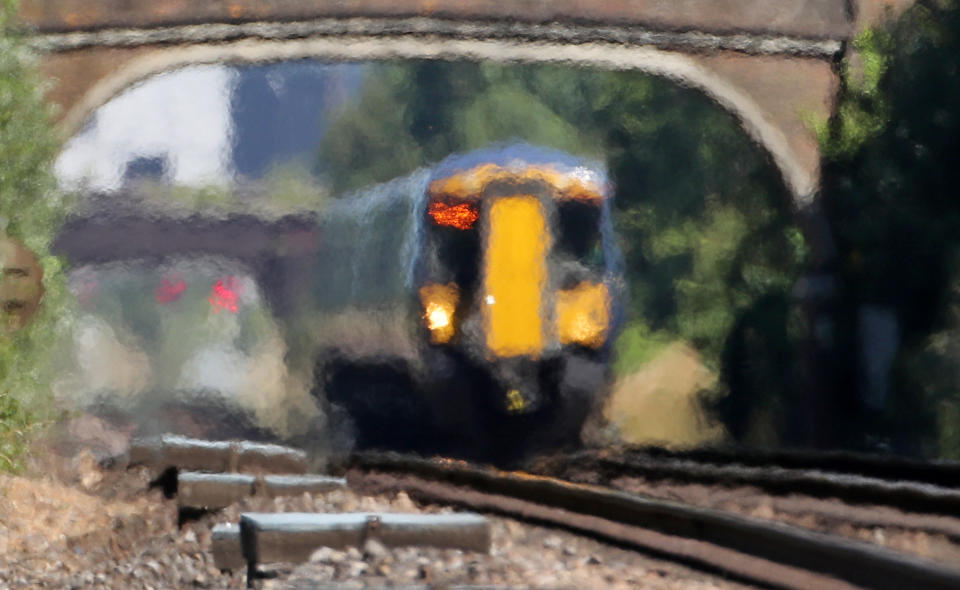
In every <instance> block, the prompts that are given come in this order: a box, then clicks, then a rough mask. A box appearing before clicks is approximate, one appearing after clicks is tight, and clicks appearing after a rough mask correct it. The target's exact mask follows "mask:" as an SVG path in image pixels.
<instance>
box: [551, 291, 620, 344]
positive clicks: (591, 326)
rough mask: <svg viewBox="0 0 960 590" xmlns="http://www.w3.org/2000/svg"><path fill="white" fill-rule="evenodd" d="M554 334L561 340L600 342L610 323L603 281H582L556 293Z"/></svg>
mask: <svg viewBox="0 0 960 590" xmlns="http://www.w3.org/2000/svg"><path fill="white" fill-rule="evenodd" d="M556 318H557V337H558V338H559V339H560V343H561V344H582V345H584V346H590V347H593V348H599V347H600V346H602V345H603V343H604V341H605V340H606V337H607V329H608V328H609V326H610V294H609V291H608V290H607V286H606V285H604V284H603V283H593V282H590V281H584V282H582V283H580V284H579V285H577V286H576V287H574V288H573V289H568V290H566V291H560V292H559V293H557V309H556Z"/></svg>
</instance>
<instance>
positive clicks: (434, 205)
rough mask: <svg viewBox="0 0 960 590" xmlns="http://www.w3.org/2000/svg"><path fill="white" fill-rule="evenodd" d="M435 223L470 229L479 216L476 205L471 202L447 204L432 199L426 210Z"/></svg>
mask: <svg viewBox="0 0 960 590" xmlns="http://www.w3.org/2000/svg"><path fill="white" fill-rule="evenodd" d="M427 213H429V214H430V217H432V218H433V221H434V223H436V224H437V225H449V226H450V227H455V228H457V229H470V228H471V227H473V224H474V223H476V221H477V219H478V218H479V217H480V213H479V212H478V211H477V206H476V205H473V204H471V203H458V204H456V205H448V204H446V203H443V202H440V201H433V202H431V203H430V207H429V209H428V210H427Z"/></svg>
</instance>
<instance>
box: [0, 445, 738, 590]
mask: <svg viewBox="0 0 960 590" xmlns="http://www.w3.org/2000/svg"><path fill="white" fill-rule="evenodd" d="M59 471H61V472H60V473H47V474H46V476H44V477H36V476H35V477H29V478H27V477H12V476H0V588H11V589H28V588H29V589H33V588H65V589H67V588H69V589H78V590H79V589H98V590H100V589H102V590H108V589H109V590H112V589H117V590H119V589H128V588H129V589H142V590H147V589H153V590H165V589H169V588H209V589H221V588H245V587H246V572H245V571H242V570H240V571H232V572H221V571H219V570H218V569H217V568H216V567H215V566H214V563H213V558H212V555H211V552H210V548H211V528H212V527H213V525H214V524H216V523H220V522H238V521H239V517H240V514H241V513H242V512H247V511H258V512H262V511H276V512H301V511H318V512H353V511H384V512H387V511H392V512H424V513H436V512H449V511H450V509H447V508H438V507H435V506H420V505H417V504H416V503H414V502H413V501H412V500H411V499H410V498H409V497H407V496H406V494H404V493H402V492H401V493H399V494H396V495H394V496H389V497H388V496H375V497H368V496H358V495H357V494H355V493H354V492H352V491H351V490H349V489H345V490H335V491H331V492H328V493H323V494H303V495H301V496H296V497H289V498H276V499H266V498H260V499H257V498H249V499H246V500H244V501H242V502H239V503H237V504H234V505H231V506H230V507H228V508H226V509H224V510H221V511H218V512H214V513H208V514H204V515H200V516H199V518H197V519H196V520H192V521H188V522H185V523H182V524H181V525H178V512H177V506H176V501H175V500H172V499H167V498H164V496H163V494H162V492H161V491H160V490H159V489H153V490H148V486H149V482H150V474H149V473H148V472H147V471H146V470H145V469H142V468H135V469H130V470H127V471H110V470H106V471H104V470H101V469H100V468H99V467H97V465H96V462H95V461H92V460H91V459H90V457H89V456H87V457H84V456H83V455H80V456H78V457H75V458H74V459H73V460H72V461H71V462H69V465H68V468H66V469H61V470H59ZM491 521H492V548H491V551H490V553H489V554H485V553H474V552H465V551H458V550H439V549H430V548H414V547H406V548H393V549H391V548H387V547H384V546H383V545H380V544H379V543H377V542H376V541H371V542H369V543H367V545H366V546H364V547H357V548H349V549H347V550H344V551H341V550H334V549H329V548H320V549H318V550H316V551H315V552H314V553H313V555H312V556H311V559H310V561H309V562H308V563H303V564H264V566H263V568H262V569H263V571H264V572H265V573H266V574H267V575H268V576H271V577H269V578H268V579H263V580H261V581H259V582H258V585H259V586H260V587H261V588H263V589H264V590H267V589H273V590H307V589H311V590H313V589H321V588H322V589H328V588H344V589H347V588H388V587H400V588H403V587H427V588H445V587H448V586H450V585H473V586H486V587H502V588H538V589H540V588H542V589H577V590H579V589H598V590H599V589H611V590H621V589H622V590H625V589H628V588H653V589H661V588H663V589H666V588H684V589H686V588H693V589H714V588H724V589H726V588H744V586H742V585H740V584H736V583H732V582H730V581H727V580H724V579H723V578H721V577H718V576H714V575H710V574H707V573H703V572H700V571H697V570H693V569H689V568H687V567H684V566H682V565H678V564H675V563H672V562H669V561H663V560H658V559H654V558H652V557H648V556H646V555H643V554H640V553H636V552H633V551H628V550H625V549H620V548H617V547H613V546H610V545H606V544H603V543H599V542H596V541H593V540H590V539H585V538H583V537H579V536H576V535H573V534H570V533H567V532H563V531H556V530H551V529H547V528H543V527H538V526H533V525H530V524H527V523H522V522H518V521H515V520H511V519H506V518H499V517H491Z"/></svg>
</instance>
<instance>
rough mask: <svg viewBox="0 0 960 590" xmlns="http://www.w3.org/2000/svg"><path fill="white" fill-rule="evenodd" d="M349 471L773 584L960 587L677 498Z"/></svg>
mask: <svg viewBox="0 0 960 590" xmlns="http://www.w3.org/2000/svg"><path fill="white" fill-rule="evenodd" d="M347 467H348V468H349V472H348V481H350V484H351V486H357V487H360V488H363V487H368V488H373V489H388V488H390V487H391V486H396V487H398V488H401V489H405V490H406V491H407V492H408V493H411V494H413V495H415V496H418V497H421V498H424V499H427V500H433V501H443V502H449V503H454V504H460V505H466V506H469V507H471V508H473V509H475V510H477V509H480V510H484V509H486V510H493V511H497V512H501V513H505V514H509V515H511V516H515V517H516V516H519V517H521V518H526V519H532V520H536V521H542V522H548V523H551V524H553V525H555V526H562V527H565V528H569V529H572V530H577V531H580V532H582V533H586V534H591V535H593V536H597V537H600V538H605V539H607V540H611V541H615V542H618V543H623V544H627V545H631V546H634V547H639V548H642V549H644V550H651V551H654V552H659V553H667V554H670V555H673V556H677V557H679V558H680V559H681V560H683V561H688V562H691V563H694V564H697V565H700V566H705V567H707V568H710V569H716V570H721V571H725V572H729V573H731V574H733V575H735V576H738V577H740V578H743V579H747V580H752V581H755V582H759V583H761V584H764V585H772V586H777V587H787V588H809V587H825V585H830V586H832V587H836V588H841V587H847V588H848V587H850V586H851V585H853V586H862V587H869V588H930V589H933V588H944V589H946V588H958V587H960V570H958V569H953V568H947V567H945V566H942V565H939V564H936V563H932V562H929V561H926V560H922V559H919V558H916V557H912V556H907V555H904V554H900V553H897V552H894V551H891V550H889V549H884V548H881V547H877V546H874V545H870V544H868V543H864V542H860V541H853V540H848V539H844V538H839V537H835V536H831V535H826V534H822V533H817V532H813V531H807V530H804V529H800V528H796V527H792V526H788V525H784V524H781V523H772V522H767V521H762V520H757V519H752V518H746V517H741V516H736V515H732V514H727V513H723V512H718V511H714V510H709V509H704V508H697V507H692V506H688V505H684V504H680V503H677V502H669V501H663V500H653V499H649V498H644V497H640V496H637V495H633V494H627V493H624V492H618V491H612V490H609V489H604V488H599V487H595V486H588V485H582V484H574V483H570V482H566V481H561V480H558V479H553V478H548V477H544V476H534V475H530V474H526V473H520V472H503V471H496V470H493V469H482V468H479V467H475V466H471V465H468V464H464V463H460V462H453V461H428V460H423V459H418V458H411V457H406V456H397V455H384V454H359V455H355V456H354V457H352V458H351V459H350V461H349V462H348V463H347Z"/></svg>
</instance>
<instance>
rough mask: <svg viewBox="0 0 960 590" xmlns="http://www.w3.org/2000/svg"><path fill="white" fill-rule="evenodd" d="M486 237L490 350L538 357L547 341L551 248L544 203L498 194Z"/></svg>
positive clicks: (501, 354)
mask: <svg viewBox="0 0 960 590" xmlns="http://www.w3.org/2000/svg"><path fill="white" fill-rule="evenodd" d="M486 240H487V244H486V248H485V254H484V265H483V271H484V272H483V276H484V283H483V288H484V297H483V302H484V304H483V315H484V325H485V328H486V330H485V332H486V346H487V350H488V351H489V352H491V353H492V354H493V355H495V356H498V357H516V356H528V357H538V356H540V354H541V352H542V351H543V347H544V334H543V332H544V330H543V309H542V307H543V291H544V285H545V283H546V278H547V262H546V254H547V252H548V251H549V248H550V232H549V231H548V228H547V221H546V216H545V213H544V209H543V205H542V204H541V203H540V201H539V200H537V199H536V198H535V197H532V196H529V195H517V196H511V197H501V198H498V199H496V200H494V201H493V202H492V204H491V207H490V209H489V217H488V223H487V236H486Z"/></svg>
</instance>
